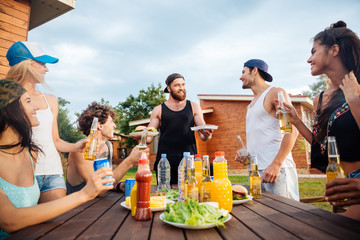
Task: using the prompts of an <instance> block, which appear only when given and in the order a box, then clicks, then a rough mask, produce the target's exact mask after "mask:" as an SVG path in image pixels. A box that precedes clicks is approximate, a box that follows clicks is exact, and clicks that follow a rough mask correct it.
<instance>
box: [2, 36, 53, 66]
mask: <svg viewBox="0 0 360 240" xmlns="http://www.w3.org/2000/svg"><path fill="white" fill-rule="evenodd" d="M6 58H7V60H8V61H9V65H10V66H14V65H15V64H17V63H19V62H22V61H24V60H27V59H34V60H36V61H38V62H42V63H57V62H58V61H59V59H58V58H54V57H51V56H49V55H46V54H45V53H44V52H43V50H41V48H40V46H39V44H37V43H35V42H22V41H19V42H16V43H14V44H13V45H11V47H10V48H9V50H8V52H7V54H6Z"/></svg>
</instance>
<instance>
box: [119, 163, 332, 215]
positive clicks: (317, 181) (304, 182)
mask: <svg viewBox="0 0 360 240" xmlns="http://www.w3.org/2000/svg"><path fill="white" fill-rule="evenodd" d="M136 170H137V168H131V169H130V170H129V171H128V172H127V173H126V175H125V176H124V177H123V179H122V181H125V179H126V178H135V174H136ZM152 174H153V178H152V181H151V185H156V177H155V176H156V175H155V172H154V171H152ZM229 180H230V181H231V183H240V184H244V185H249V182H248V177H247V176H239V175H231V176H229ZM325 184H326V178H299V193H300V198H304V197H318V196H323V195H324V192H325V189H324V186H325ZM309 204H311V205H313V206H315V207H318V208H321V209H324V210H327V211H330V212H331V211H332V206H331V205H330V203H328V202H320V203H309Z"/></svg>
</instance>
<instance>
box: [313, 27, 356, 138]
mask: <svg viewBox="0 0 360 240" xmlns="http://www.w3.org/2000/svg"><path fill="white" fill-rule="evenodd" d="M315 41H320V44H321V45H323V46H325V47H326V48H327V49H330V47H332V46H333V45H334V44H337V45H338V46H339V56H340V58H341V62H342V63H343V64H344V66H345V68H346V70H347V71H348V72H350V71H353V72H354V74H355V76H356V78H357V81H358V82H359V83H360V39H359V37H358V36H357V35H356V34H355V33H354V32H353V31H351V30H350V29H348V28H347V27H346V23H345V22H343V21H338V22H337V23H334V24H331V26H330V28H326V29H325V30H324V31H322V32H319V33H318V34H316V36H315V37H314V42H315ZM344 103H345V96H344V93H343V92H342V90H341V89H340V88H339V89H337V90H336V91H335V92H334V94H333V96H332V97H331V98H330V100H329V102H328V103H327V105H326V106H325V108H324V110H323V111H322V112H321V113H320V115H319V116H318V125H319V127H320V131H319V132H318V134H317V135H316V136H315V137H316V138H317V139H323V138H324V137H325V136H326V132H327V123H328V121H329V118H330V115H331V114H332V113H333V112H334V111H335V110H336V109H337V108H339V107H340V106H341V105H343V104H344Z"/></svg>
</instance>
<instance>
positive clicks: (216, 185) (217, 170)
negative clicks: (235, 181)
mask: <svg viewBox="0 0 360 240" xmlns="http://www.w3.org/2000/svg"><path fill="white" fill-rule="evenodd" d="M213 169H214V180H213V181H212V182H211V201H212V202H218V203H219V208H223V209H225V210H228V211H229V212H231V210H232V206H233V202H232V199H233V197H232V189H231V182H230V180H229V178H228V171H227V161H226V159H225V153H224V152H215V159H214V161H213Z"/></svg>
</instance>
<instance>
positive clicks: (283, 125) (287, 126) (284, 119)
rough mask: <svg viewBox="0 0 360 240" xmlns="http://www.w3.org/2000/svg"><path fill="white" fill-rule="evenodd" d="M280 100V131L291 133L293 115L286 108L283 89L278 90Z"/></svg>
mask: <svg viewBox="0 0 360 240" xmlns="http://www.w3.org/2000/svg"><path fill="white" fill-rule="evenodd" d="M278 100H279V106H280V110H279V112H278V113H279V124H280V131H281V133H291V132H292V125H291V116H290V113H289V112H288V111H286V110H285V107H284V102H285V97H284V93H283V92H282V91H279V92H278Z"/></svg>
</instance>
